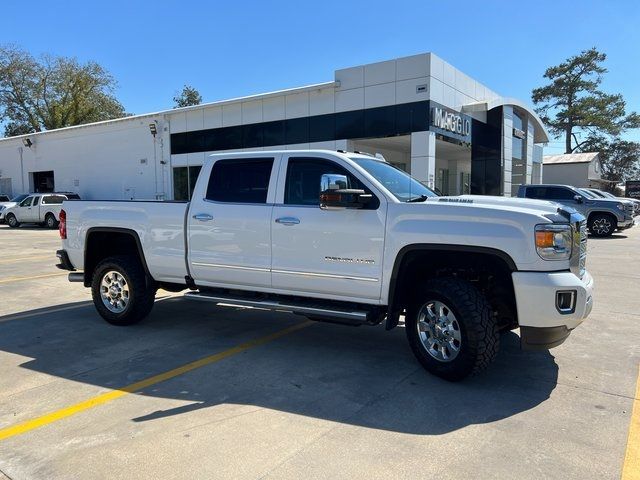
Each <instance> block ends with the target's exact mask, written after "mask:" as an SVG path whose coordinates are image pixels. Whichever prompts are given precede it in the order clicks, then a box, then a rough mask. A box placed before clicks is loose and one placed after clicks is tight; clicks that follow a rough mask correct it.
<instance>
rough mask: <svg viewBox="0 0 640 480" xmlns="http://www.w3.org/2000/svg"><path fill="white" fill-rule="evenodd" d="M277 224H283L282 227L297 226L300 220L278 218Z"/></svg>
mask: <svg viewBox="0 0 640 480" xmlns="http://www.w3.org/2000/svg"><path fill="white" fill-rule="evenodd" d="M276 223H281V224H282V225H297V224H299V223H300V220H299V219H298V218H296V217H280V218H276Z"/></svg>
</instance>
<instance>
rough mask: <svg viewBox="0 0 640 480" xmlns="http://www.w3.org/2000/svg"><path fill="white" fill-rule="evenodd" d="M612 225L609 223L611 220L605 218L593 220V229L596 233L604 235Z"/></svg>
mask: <svg viewBox="0 0 640 480" xmlns="http://www.w3.org/2000/svg"><path fill="white" fill-rule="evenodd" d="M612 226H613V225H611V221H609V220H608V219H606V218H598V219H597V220H596V221H594V222H593V227H592V228H593V231H594V232H596V233H597V234H598V235H606V234H607V233H609V232H610V231H611V227H612Z"/></svg>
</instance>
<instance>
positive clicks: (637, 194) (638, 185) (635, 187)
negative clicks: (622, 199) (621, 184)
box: [624, 180, 640, 200]
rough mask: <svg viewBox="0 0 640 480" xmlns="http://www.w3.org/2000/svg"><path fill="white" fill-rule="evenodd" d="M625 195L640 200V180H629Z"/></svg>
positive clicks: (626, 184)
mask: <svg viewBox="0 0 640 480" xmlns="http://www.w3.org/2000/svg"><path fill="white" fill-rule="evenodd" d="M624 194H625V195H626V196H627V197H630V198H637V199H638V200H640V180H627V182H626V183H625V192H624Z"/></svg>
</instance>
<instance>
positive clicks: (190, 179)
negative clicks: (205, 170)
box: [173, 165, 202, 200]
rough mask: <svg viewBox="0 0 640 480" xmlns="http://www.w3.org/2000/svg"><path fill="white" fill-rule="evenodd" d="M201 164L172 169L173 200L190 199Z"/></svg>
mask: <svg viewBox="0 0 640 480" xmlns="http://www.w3.org/2000/svg"><path fill="white" fill-rule="evenodd" d="M201 169H202V167H201V166H199V165H196V166H193V167H175V168H174V169H173V198H174V200H191V195H192V194H193V189H194V188H195V186H196V180H198V175H199V174H200V170H201Z"/></svg>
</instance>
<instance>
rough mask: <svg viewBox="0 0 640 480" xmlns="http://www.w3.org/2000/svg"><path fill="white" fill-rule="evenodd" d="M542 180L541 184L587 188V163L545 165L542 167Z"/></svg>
mask: <svg viewBox="0 0 640 480" xmlns="http://www.w3.org/2000/svg"><path fill="white" fill-rule="evenodd" d="M542 178H543V180H544V181H543V182H542V183H560V184H563V185H573V186H574V187H588V186H589V163H558V164H554V163H547V164H545V165H544V166H543V170H542Z"/></svg>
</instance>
